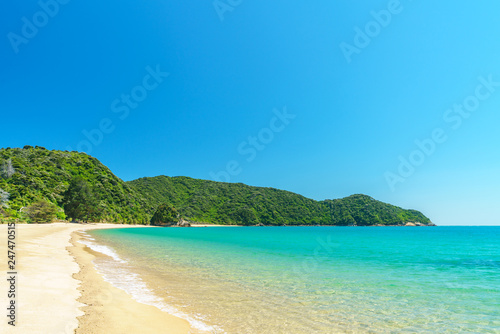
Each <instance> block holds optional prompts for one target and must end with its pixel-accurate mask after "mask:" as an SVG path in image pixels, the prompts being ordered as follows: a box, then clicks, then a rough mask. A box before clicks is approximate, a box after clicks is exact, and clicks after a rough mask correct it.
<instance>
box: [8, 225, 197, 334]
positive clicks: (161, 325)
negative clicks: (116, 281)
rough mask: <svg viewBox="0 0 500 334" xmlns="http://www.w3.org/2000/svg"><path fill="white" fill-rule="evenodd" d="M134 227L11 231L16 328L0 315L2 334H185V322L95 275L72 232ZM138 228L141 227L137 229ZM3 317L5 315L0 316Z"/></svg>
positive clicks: (87, 254)
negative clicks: (16, 274) (15, 277)
mask: <svg viewBox="0 0 500 334" xmlns="http://www.w3.org/2000/svg"><path fill="white" fill-rule="evenodd" d="M122 227H126V228H133V227H135V226H127V225H114V224H96V225H93V224H89V225H86V224H70V223H54V224H44V225H27V224H19V225H17V226H16V240H15V241H16V249H15V251H16V271H17V273H18V276H17V277H18V282H17V286H16V320H17V323H16V326H15V327H13V326H10V325H8V323H7V322H8V320H9V319H8V318H7V317H6V316H3V317H2V318H3V320H2V321H1V324H0V332H1V333H23V334H24V333H44V334H46V333H51V334H70V333H81V334H87V333H88V334H90V333H92V334H94V333H188V332H189V329H190V326H189V323H188V322H187V321H185V320H183V319H180V318H178V317H175V316H172V315H170V314H168V313H165V312H162V311H160V310H159V309H157V308H155V307H153V306H149V305H145V304H141V303H138V302H136V301H135V300H133V299H132V298H131V297H130V296H129V295H128V294H127V293H125V292H124V291H122V290H120V289H118V288H115V287H113V286H112V285H111V284H109V283H108V282H106V281H105V280H104V279H103V278H102V276H101V275H99V274H98V273H97V271H96V270H95V268H94V266H93V264H92V260H93V259H94V258H95V255H94V254H92V251H91V250H90V249H88V248H87V247H86V246H84V245H82V244H80V243H78V239H79V236H78V234H77V233H73V232H76V231H84V230H89V229H103V228H122ZM137 227H140V226H137ZM0 235H1V236H0V240H1V241H0V254H4V255H3V256H4V259H3V260H2V261H0V271H1V272H2V273H3V275H4V276H5V278H2V279H1V280H0V293H1V294H2V298H1V299H0V300H2V304H4V305H2V308H4V307H5V308H7V307H8V302H9V301H8V299H7V298H6V296H7V292H8V290H9V283H8V282H7V271H8V270H7V269H8V267H7V260H8V259H7V225H0ZM4 313H6V312H4Z"/></svg>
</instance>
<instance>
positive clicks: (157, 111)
mask: <svg viewBox="0 0 500 334" xmlns="http://www.w3.org/2000/svg"><path fill="white" fill-rule="evenodd" d="M61 2H63V1H62V0H61ZM42 3H48V4H52V5H51V6H48V7H47V6H46V10H47V11H49V12H51V13H50V14H52V16H50V15H48V14H43V13H40V11H41V10H43V9H42V7H41V6H40V3H39V2H37V1H32V0H25V1H22V2H17V1H6V2H3V3H2V4H1V5H0V7H1V8H0V9H1V10H0V13H1V14H0V35H1V36H2V38H1V39H0V41H1V42H0V66H1V68H0V69H1V72H0V73H1V75H0V92H1V101H0V106H1V110H2V114H1V116H2V118H1V120H2V121H1V122H2V123H1V135H0V146H1V147H22V146H24V145H27V144H29V145H39V146H44V147H46V148H49V149H68V148H69V147H71V148H72V149H73V150H77V149H80V150H85V151H87V152H88V153H90V154H91V155H93V156H95V157H97V158H98V159H100V160H101V161H102V162H103V163H104V164H106V165H107V166H108V167H110V168H111V170H112V171H113V172H114V173H115V174H116V175H118V176H119V177H121V178H122V179H124V180H132V179H135V178H138V177H142V176H156V175H160V174H164V175H169V176H177V175H186V176H190V177H195V178H202V179H213V175H218V178H219V179H221V180H229V181H231V182H243V183H246V184H250V185H256V186H269V187H275V188H280V189H286V190H290V191H293V192H296V193H300V194H302V195H304V196H307V197H310V198H314V199H325V198H339V197H344V196H348V195H350V194H354V193H364V194H368V195H370V196H372V197H374V198H376V199H379V200H382V201H385V202H390V203H392V204H396V205H399V206H402V207H404V208H414V209H418V210H421V211H422V212H423V213H425V214H426V215H428V216H429V217H430V218H431V220H433V221H434V222H435V223H436V224H438V225H478V224H489V225H493V224H495V225H498V224H500V205H499V199H500V174H499V169H500V154H499V149H498V147H499V144H500V131H498V127H499V126H500V86H495V84H490V86H489V87H485V86H484V85H483V86H482V87H478V86H480V85H482V84H481V81H480V79H478V78H480V77H482V78H483V79H484V80H489V79H488V78H489V77H490V78H491V80H490V81H493V82H494V83H496V82H500V61H499V60H500V38H499V35H500V21H499V20H498V13H499V12H500V4H499V3H498V2H496V1H482V2H480V3H477V2H474V3H473V2H468V3H457V2H456V1H451V0H448V1H440V2H438V3H436V2H430V1H409V0H405V1H403V0H402V1H400V2H399V4H398V3H397V2H395V1H369V2H368V1H364V2H356V3H355V4H354V3H353V2H351V1H346V0H344V1H335V2H334V1H316V2H314V3H311V2H306V1H294V2H290V1H282V0H277V1H272V2H270V1H258V0H257V1H241V2H238V1H236V0H233V1H226V0H224V1H222V0H221V1H220V2H219V13H218V12H217V10H216V8H215V7H214V4H213V2H212V1H184V2H179V1H161V0H156V1H149V2H144V1H138V0H133V1H132V0H120V1H117V0H108V1H69V2H68V3H66V4H59V8H58V9H57V10H56V8H55V7H54V6H53V2H51V1H42ZM230 3H232V4H233V5H230ZM388 9H390V10H391V11H392V13H391V12H389V13H390V15H391V17H390V19H388V16H387V15H385V16H384V14H387V12H380V11H381V10H385V11H388ZM371 11H374V12H375V13H379V14H378V16H379V21H380V22H381V23H374V22H376V21H375V18H374V15H373V14H371ZM375 16H377V15H375ZM23 17H25V18H26V19H23ZM221 17H222V18H223V20H221ZM34 20H35V23H37V24H38V25H39V27H36V26H35V28H36V29H37V30H38V31H33V30H31V31H30V29H29V28H30V27H29V25H30V24H32V23H33V22H34ZM26 22H28V23H26ZM356 27H358V28H359V30H361V31H365V34H366V30H365V29H368V33H369V35H371V36H372V37H370V36H368V38H370V40H367V39H366V36H365V39H364V40H363V36H362V35H359V34H358V33H357V32H356V31H359V30H358V29H356ZM370 29H371V30H370ZM23 33H24V35H23ZM357 34H358V36H356V35H357ZM356 37H357V38H356ZM356 42H357V43H358V44H357V46H358V47H357V51H356V52H355V53H352V54H351V55H350V56H349V57H346V56H345V54H344V52H343V51H342V48H341V45H343V46H344V49H345V45H347V44H349V45H350V46H351V47H356ZM342 43H345V44H342ZM351 50H352V49H351ZM347 58H349V60H350V62H349V61H348V59H347ZM148 66H149V70H148V69H146V68H147V67H148ZM157 68H158V69H159V71H160V72H168V73H169V74H168V76H166V75H164V76H161V77H158V78H157V80H156V81H155V80H154V78H153V77H147V76H148V74H149V72H151V71H154V70H156V69H157ZM144 80H145V81H144ZM144 82H145V84H144ZM145 85H146V86H147V87H148V88H149V89H151V90H145V88H144V87H145ZM132 92H133V93H135V97H137V98H140V100H141V101H135V102H134V100H133V98H132V100H129V102H128V103H129V104H128V105H127V104H126V103H127V102H123V101H125V100H122V98H125V99H126V95H131V93H132ZM144 92H146V94H147V96H145V97H144V96H142V95H141V93H142V94H143V93H144ZM477 92H479V94H480V96H481V99H478V98H476V97H474V96H475V95H476V94H477ZM488 93H489V94H488ZM486 95H488V96H486ZM143 98H144V99H143ZM142 99H143V100H142ZM474 99H475V100H474ZM464 102H467V103H469V108H470V109H473V111H472V112H470V115H467V118H465V117H464V116H460V117H459V116H458V115H459V114H458V113H454V112H453V111H451V112H448V111H447V110H448V109H450V108H453V106H454V104H462V103H464ZM475 102H479V103H478V105H474V103H475ZM120 108H121V109H120ZM284 108H286V110H287V113H288V114H291V115H294V116H295V117H294V118H293V119H292V118H291V116H290V118H289V119H287V120H286V121H285V122H283V121H281V120H279V119H275V117H276V112H281V113H283V109H284ZM273 110H274V111H273ZM457 117H459V118H457ZM445 118H446V119H445ZM459 121H460V122H461V123H460V124H459V123H458V122H459ZM100 126H101V129H99V127H100ZM436 129H441V130H442V133H443V135H442V136H441V137H445V138H446V140H445V141H444V142H440V143H437V144H435V147H434V148H432V147H431V146H432V145H431V146H429V147H428V148H429V149H430V151H428V153H429V152H430V153H429V154H425V153H418V152H417V153H415V151H416V150H418V146H417V145H416V144H415V140H420V141H425V140H426V139H429V138H432V133H433V131H435V130H436ZM103 130H104V131H103ZM85 131H86V132H87V133H90V134H92V135H93V137H92V138H93V141H94V143H91V142H90V141H89V140H88V138H87V137H86V136H85V135H84V132H85ZM97 131H100V132H101V133H102V136H101V135H100V134H99V133H98V132H97ZM259 135H260V137H259ZM249 136H250V137H254V138H256V139H252V138H249ZM441 139H442V138H441ZM85 141H88V142H87V143H85ZM422 154H423V155H422ZM400 157H402V158H403V159H404V160H406V161H409V159H410V158H412V159H413V162H416V163H417V164H418V166H416V167H414V170H410V171H408V170H406V171H403V172H404V173H402V174H404V176H401V175H402V174H399V172H398V168H399V169H401V168H403V167H401V168H400V164H401V162H400V161H401V160H400ZM422 157H424V159H422ZM249 160H250V161H249ZM228 163H229V166H228ZM228 167H229V168H228ZM228 169H229V172H231V173H232V174H234V175H230V174H227V175H226V174H224V173H220V172H221V171H224V172H227V171H228ZM387 172H391V173H393V174H391V175H392V176H394V175H398V174H399V176H398V177H400V178H399V179H397V181H396V182H395V183H394V182H393V184H392V187H391V186H390V184H389V183H388V182H387V179H386V177H387ZM211 173H212V174H211ZM227 176H229V178H227ZM392 180H395V179H394V178H393V179H392ZM402 180H404V182H400V181H402Z"/></svg>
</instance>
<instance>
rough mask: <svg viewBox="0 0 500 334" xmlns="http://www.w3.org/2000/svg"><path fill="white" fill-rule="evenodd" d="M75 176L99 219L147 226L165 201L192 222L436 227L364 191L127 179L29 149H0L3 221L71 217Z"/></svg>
mask: <svg viewBox="0 0 500 334" xmlns="http://www.w3.org/2000/svg"><path fill="white" fill-rule="evenodd" d="M75 178H78V179H80V180H81V179H83V180H84V181H85V183H87V184H88V188H89V191H88V196H89V200H91V201H92V207H95V208H96V212H97V213H98V214H99V215H98V217H99V220H100V221H108V222H119V223H137V224H147V223H149V221H150V218H151V216H152V215H153V213H154V212H155V210H156V209H157V208H158V206H159V205H161V204H165V203H167V204H169V205H172V206H174V207H175V208H176V209H177V211H178V212H179V213H180V215H181V216H182V217H183V218H185V219H188V220H192V221H197V222H207V223H218V224H243V225H256V224H263V225H402V224H405V223H407V222H419V223H421V224H423V225H430V224H432V223H431V222H430V220H429V219H428V218H427V217H425V216H424V215H423V214H422V213H420V212H418V211H414V210H404V209H401V208H399V207H396V206H393V205H390V204H386V203H382V202H379V201H376V200H374V199H372V198H371V197H368V196H365V195H352V196H349V197H346V198H343V199H337V200H325V201H315V200H312V199H309V198H306V197H304V196H301V195H298V194H294V193H291V192H288V191H283V190H278V189H273V188H261V187H251V186H247V185H244V184H240V183H238V184H236V183H221V182H214V181H207V180H198V179H192V178H189V177H167V176H158V177H145V178H141V179H138V180H134V181H130V182H124V181H123V180H121V179H120V178H118V177H117V176H115V175H114V174H113V173H112V172H111V171H110V170H109V169H108V168H107V167H106V166H104V165H103V164H102V163H100V162H99V161H98V160H97V159H95V158H93V157H90V156H88V155H87V154H85V153H78V152H68V151H49V150H46V149H44V148H43V147H31V146H25V147H24V148H23V149H20V148H12V149H11V148H8V149H0V218H2V217H3V218H10V219H14V218H17V219H21V220H25V219H26V215H25V212H26V208H30V206H33V203H35V202H37V201H40V200H47V201H49V202H50V203H52V204H53V205H54V207H55V208H57V216H58V217H59V218H65V217H66V216H65V213H64V210H63V207H64V196H65V192H66V190H67V189H68V187H69V185H70V183H71V182H72V180H74V179H75Z"/></svg>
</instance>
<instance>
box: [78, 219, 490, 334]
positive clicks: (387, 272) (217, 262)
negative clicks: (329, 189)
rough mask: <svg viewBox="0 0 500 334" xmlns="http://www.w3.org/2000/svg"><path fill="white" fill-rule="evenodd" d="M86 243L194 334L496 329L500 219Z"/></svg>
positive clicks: (162, 231)
mask: <svg viewBox="0 0 500 334" xmlns="http://www.w3.org/2000/svg"><path fill="white" fill-rule="evenodd" d="M83 242H84V243H85V244H86V245H87V246H89V247H90V248H92V249H93V250H94V251H96V252H98V253H99V254H100V256H98V257H97V258H96V260H95V264H96V267H97V269H98V271H99V272H100V273H101V274H102V275H103V276H104V278H105V279H106V280H107V281H109V282H111V283H112V284H113V285H115V286H117V287H119V288H121V289H123V290H125V291H126V292H128V293H129V294H130V295H131V296H132V297H133V298H134V299H136V300H138V301H140V302H143V303H146V304H151V305H154V306H156V307H158V308H160V309H162V310H164V311H166V312H169V313H172V314H174V315H177V316H179V317H181V318H184V319H186V320H188V321H189V322H190V323H191V325H192V327H193V333H237V334H240V333H241V334H243V333H258V334H263V333H273V334H275V333H500V227H331V226H328V227H196V228H148V227H145V228H135V229H110V230H93V231H89V232H87V233H85V234H84V236H83ZM106 298H112V297H110V296H106V295H103V300H104V301H105V300H106Z"/></svg>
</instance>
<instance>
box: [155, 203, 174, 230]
mask: <svg viewBox="0 0 500 334" xmlns="http://www.w3.org/2000/svg"><path fill="white" fill-rule="evenodd" d="M179 221H180V217H179V212H177V210H176V209H175V208H174V207H173V206H171V205H169V204H162V205H160V206H159V207H158V209H156V212H155V213H154V214H153V217H152V218H151V225H161V226H171V225H175V224H177V223H178V222H179Z"/></svg>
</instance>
